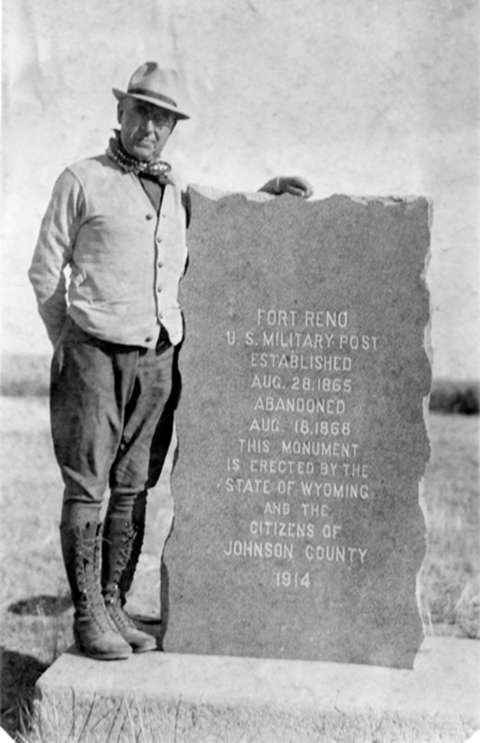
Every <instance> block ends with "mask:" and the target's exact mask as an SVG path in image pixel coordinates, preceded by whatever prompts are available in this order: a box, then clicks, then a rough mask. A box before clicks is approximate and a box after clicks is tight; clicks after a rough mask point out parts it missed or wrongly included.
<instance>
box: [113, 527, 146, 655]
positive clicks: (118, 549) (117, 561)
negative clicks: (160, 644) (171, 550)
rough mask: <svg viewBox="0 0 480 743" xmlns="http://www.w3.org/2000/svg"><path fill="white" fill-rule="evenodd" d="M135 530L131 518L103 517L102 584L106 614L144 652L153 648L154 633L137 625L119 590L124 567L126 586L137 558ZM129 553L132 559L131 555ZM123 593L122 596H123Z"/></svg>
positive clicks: (134, 646) (136, 651) (133, 647)
mask: <svg viewBox="0 0 480 743" xmlns="http://www.w3.org/2000/svg"><path fill="white" fill-rule="evenodd" d="M135 537H136V530H135V528H134V526H133V524H132V522H131V521H129V520H128V519H125V518H115V517H112V516H110V517H109V518H107V520H106V521H105V529H104V534H103V558H102V588H103V597H104V600H105V607H106V609H107V612H108V615H109V617H110V619H111V620H112V622H113V623H114V625H115V627H116V628H117V630H118V631H119V632H120V634H121V635H122V637H123V638H124V640H126V642H128V644H129V645H130V646H131V647H132V649H133V652H134V653H145V652H147V651H149V650H155V648H156V646H157V643H156V640H155V638H154V637H152V636H151V635H149V634H148V633H147V632H142V631H141V630H139V629H138V627H137V626H136V624H135V622H134V621H133V619H132V618H131V617H130V616H129V615H128V614H127V612H126V611H125V610H124V608H123V604H124V603H125V592H123V593H121V589H120V585H121V584H122V578H124V574H125V571H128V580H127V581H125V580H124V583H123V585H124V586H125V585H126V584H127V583H128V588H129V587H130V584H131V582H132V580H133V574H134V572H135V566H136V561H137V560H138V557H139V554H140V549H141V544H140V547H138V544H137V547H136V548H135V550H134V547H135V541H136V540H135ZM132 557H133V558H134V559H132ZM122 597H123V598H122Z"/></svg>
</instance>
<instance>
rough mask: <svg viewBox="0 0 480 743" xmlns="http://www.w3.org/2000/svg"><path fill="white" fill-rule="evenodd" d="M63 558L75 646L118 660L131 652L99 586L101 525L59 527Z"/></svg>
mask: <svg viewBox="0 0 480 743" xmlns="http://www.w3.org/2000/svg"><path fill="white" fill-rule="evenodd" d="M60 537H61V545H62V553H63V560H64V563H65V569H66V573H67V578H68V582H69V584H70V590H71V594H72V601H73V605H74V608H75V613H74V623H73V634H74V638H75V644H76V645H77V647H78V649H79V650H81V651H82V652H83V653H85V655H88V656H89V657H90V658H95V659H97V660H121V659H125V658H128V657H129V656H130V655H131V653H132V651H131V648H130V645H129V644H128V643H127V642H125V640H124V639H123V637H122V635H121V634H120V633H119V632H118V630H117V629H116V627H115V625H114V624H113V623H112V621H111V619H110V617H109V614H108V613H107V610H106V608H105V604H104V601H103V597H102V593H101V585H100V569H99V568H100V566H99V563H100V549H101V524H99V523H97V522H95V521H86V522H85V523H84V524H78V523H77V524H75V525H70V524H68V525H66V524H62V526H61V527H60Z"/></svg>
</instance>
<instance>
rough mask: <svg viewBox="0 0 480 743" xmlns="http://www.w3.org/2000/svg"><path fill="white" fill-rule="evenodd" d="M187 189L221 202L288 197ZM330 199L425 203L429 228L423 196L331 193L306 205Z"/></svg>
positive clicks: (197, 186) (197, 187)
mask: <svg viewBox="0 0 480 743" xmlns="http://www.w3.org/2000/svg"><path fill="white" fill-rule="evenodd" d="M189 189H190V190H192V191H194V192H195V193H197V194H199V195H200V196H202V197H204V198H206V199H210V201H221V200H223V199H229V198H238V197H243V198H245V199H246V200H247V201H258V202H268V201H271V200H272V199H278V198H281V197H282V196H288V195H289V194H280V195H275V194H270V193H266V192H265V191H225V190H223V189H219V188H215V187H214V186H204V185H201V184H197V183H192V184H190V186H189ZM292 198H298V197H292ZM332 199H348V200H349V201H352V202H353V203H355V204H361V205H363V206H369V205H370V204H382V205H383V206H398V205H399V204H413V203H415V202H417V201H426V202H427V204H428V205H429V207H428V208H429V228H430V226H431V207H432V202H431V200H430V199H429V198H428V197H426V196H423V195H421V194H417V195H415V194H398V195H397V194H390V195H388V196H387V195H376V194H365V195H357V194H342V193H333V194H331V195H330V196H324V197H322V198H319V199H308V200H306V203H307V204H318V203H322V202H327V201H330V200H332ZM300 202H301V203H303V199H300Z"/></svg>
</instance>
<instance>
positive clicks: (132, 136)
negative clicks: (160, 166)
mask: <svg viewBox="0 0 480 743" xmlns="http://www.w3.org/2000/svg"><path fill="white" fill-rule="evenodd" d="M118 123H119V124H120V139H121V141H122V144H123V146H124V148H125V150H126V151H127V152H128V154H129V155H133V157H136V158H137V159H138V160H144V161H146V162H153V161H155V160H158V159H159V157H160V155H161V153H162V150H163V148H164V146H165V143H166V141H167V139H168V138H169V136H170V133H171V131H172V129H173V127H174V125H175V114H173V113H171V112H170V111H167V110H165V109H163V108H159V107H158V106H154V105H152V104H151V103H147V102H146V101H140V100H138V99H136V98H122V100H121V101H120V102H119V104H118Z"/></svg>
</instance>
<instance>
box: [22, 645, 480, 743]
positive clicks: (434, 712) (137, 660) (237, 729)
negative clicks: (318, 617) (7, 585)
mask: <svg viewBox="0 0 480 743" xmlns="http://www.w3.org/2000/svg"><path fill="white" fill-rule="evenodd" d="M479 669H480V643H479V642H477V641H475V640H467V639H458V638H438V637H436V638H435V637H428V638H426V639H425V641H424V642H423V644H422V647H421V650H420V652H419V653H418V655H417V658H416V662H415V667H414V670H412V671H410V670H397V669H390V668H382V667H378V666H360V665H350V664H343V663H342V664H338V663H319V662H306V661H285V660H263V659H262V660H258V659H253V658H252V659H250V658H232V657H220V656H200V655H177V654H165V653H160V652H156V653H146V654H143V655H134V656H132V657H131V658H130V659H129V660H127V661H113V662H112V661H110V662H100V661H95V660H91V659H88V658H85V657H84V656H82V655H79V654H77V653H76V652H75V651H72V652H69V653H65V654H64V655H62V656H61V657H60V658H59V659H58V660H57V661H56V662H55V663H54V664H53V665H52V666H51V667H50V668H49V669H48V671H46V673H44V674H43V676H42V677H41V678H40V679H39V681H38V683H37V702H36V718H35V719H36V724H37V725H38V726H41V729H42V735H43V740H48V741H50V742H51V743H55V741H57V740H58V741H60V740H62V741H65V740H72V741H73V740H80V739H81V740H85V741H88V743H96V741H102V742H104V741H106V740H109V741H110V740H112V741H129V742H131V741H142V743H153V742H155V743H163V742H165V743H170V741H172V742H173V741H175V743H202V742H205V743H206V742H207V741H208V742H209V743H213V741H218V742H219V743H220V742H221V743H256V742H257V741H258V742H259V743H260V742H262V743H293V742H295V743H296V742H299V743H307V742H308V741H317V742H323V741H325V742H327V741H348V742H349V743H350V741H352V742H353V741H355V743H361V742H362V741H365V743H366V742H367V741H368V743H389V742H390V741H395V742H397V741H398V742H400V741H401V742H402V743H406V742H408V741H411V742H412V743H414V742H415V743H418V741H421V742H422V743H424V742H427V741H436V742H437V743H438V742H439V741H445V742H447V741H448V743H454V742H457V741H458V743H464V741H466V740H467V739H468V738H469V737H470V736H472V735H473V734H474V732H475V730H477V729H478V728H479V727H480V705H479V703H480V694H479V692H480V677H479ZM39 729H40V728H39ZM57 731H59V732H60V733H61V735H60V734H58V735H57ZM79 733H81V734H82V735H83V736H84V737H81V738H80V737H79ZM67 734H68V736H69V737H66V735H67Z"/></svg>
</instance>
